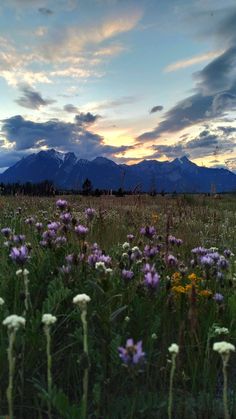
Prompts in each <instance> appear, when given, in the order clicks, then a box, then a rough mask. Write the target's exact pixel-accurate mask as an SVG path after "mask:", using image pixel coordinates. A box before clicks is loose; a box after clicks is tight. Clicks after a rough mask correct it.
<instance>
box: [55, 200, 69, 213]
mask: <svg viewBox="0 0 236 419" xmlns="http://www.w3.org/2000/svg"><path fill="white" fill-rule="evenodd" d="M56 206H57V208H59V210H61V211H64V210H65V209H66V208H67V206H68V203H67V201H66V200H65V199H58V201H57V202H56Z"/></svg>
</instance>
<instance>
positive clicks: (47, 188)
mask: <svg viewBox="0 0 236 419" xmlns="http://www.w3.org/2000/svg"><path fill="white" fill-rule="evenodd" d="M56 193H58V191H57V189H56V188H55V186H54V184H53V182H51V181H49V180H44V181H43V182H40V183H31V182H26V183H18V182H16V183H0V194H1V195H15V196H17V195H30V196H34V195H38V196H53V195H55V194H56Z"/></svg>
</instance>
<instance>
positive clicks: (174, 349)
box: [168, 343, 179, 355]
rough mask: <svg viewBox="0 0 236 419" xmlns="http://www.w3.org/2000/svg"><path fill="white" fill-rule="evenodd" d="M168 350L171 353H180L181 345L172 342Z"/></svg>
mask: <svg viewBox="0 0 236 419" xmlns="http://www.w3.org/2000/svg"><path fill="white" fill-rule="evenodd" d="M168 351H169V352H170V354H176V355H177V354H178V353H179V346H178V345H177V344H176V343H172V344H171V345H170V346H169V348H168Z"/></svg>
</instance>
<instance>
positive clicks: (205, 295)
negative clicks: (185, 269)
mask: <svg viewBox="0 0 236 419" xmlns="http://www.w3.org/2000/svg"><path fill="white" fill-rule="evenodd" d="M198 294H199V295H201V296H202V297H210V296H211V295H212V294H213V293H212V291H211V290H202V291H199V293H198Z"/></svg>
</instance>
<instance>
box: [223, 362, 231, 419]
mask: <svg viewBox="0 0 236 419" xmlns="http://www.w3.org/2000/svg"><path fill="white" fill-rule="evenodd" d="M228 360H229V355H228V354H226V355H222V361H223V377H224V388H223V403H224V418H225V419H230V416H229V411H228V397H227V392H228V380H227V370H226V368H227V364H228Z"/></svg>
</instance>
